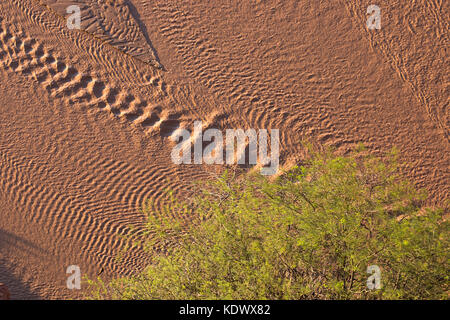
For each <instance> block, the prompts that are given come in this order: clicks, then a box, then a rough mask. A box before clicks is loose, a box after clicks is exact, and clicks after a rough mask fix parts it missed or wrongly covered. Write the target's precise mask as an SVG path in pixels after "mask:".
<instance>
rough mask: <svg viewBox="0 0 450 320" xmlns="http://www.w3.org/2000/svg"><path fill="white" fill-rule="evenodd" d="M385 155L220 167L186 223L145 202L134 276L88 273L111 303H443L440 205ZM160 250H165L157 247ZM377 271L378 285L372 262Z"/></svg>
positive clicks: (444, 248) (95, 292) (444, 245)
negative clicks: (144, 263) (101, 277)
mask: <svg viewBox="0 0 450 320" xmlns="http://www.w3.org/2000/svg"><path fill="white" fill-rule="evenodd" d="M424 200H425V196H424V194H423V193H421V192H418V191H416V189H415V188H414V187H413V186H412V184H410V183H408V182H407V181H405V180H404V179H402V177H401V176H400V175H399V173H398V168H397V155H396V152H392V153H391V154H389V155H386V157H384V159H383V160H380V159H377V158H375V157H372V156H370V155H366V154H365V152H364V150H359V151H358V152H355V153H354V154H352V155H350V156H345V157H343V156H334V155H333V153H331V152H315V153H312V154H311V157H310V158H309V160H307V161H305V163H303V165H301V166H296V167H294V168H292V169H290V170H289V171H288V172H286V173H285V174H283V175H281V176H280V177H278V178H276V179H267V178H265V177H261V176H258V175H256V174H253V175H249V174H247V175H245V178H244V179H238V178H236V177H235V176H233V175H232V174H230V173H225V174H224V175H223V176H221V177H220V178H219V179H217V181H214V182H212V183H211V184H210V185H208V186H207V187H205V188H204V190H203V191H202V192H200V194H199V195H198V196H197V197H196V198H195V200H194V201H193V202H191V203H189V204H176V205H175V206H176V208H177V210H176V211H177V212H184V213H185V214H186V213H189V215H190V219H184V218H180V217H182V216H185V214H184V215H183V214H180V215H177V216H173V215H167V214H157V213H154V212H151V211H150V210H149V208H151V206H149V207H147V208H146V209H145V210H146V212H147V213H148V216H149V220H148V224H147V230H146V232H144V233H141V236H140V237H141V239H142V243H141V244H143V245H144V246H145V247H146V248H147V249H148V250H149V251H151V254H152V259H153V260H152V263H151V264H150V265H149V266H148V267H147V268H146V269H145V271H144V272H142V273H141V274H139V275H136V276H133V277H127V278H121V279H117V280H114V281H112V282H110V283H103V282H101V281H94V282H92V281H91V284H92V288H91V289H92V291H91V297H93V298H112V299H431V298H433V299H448V284H449V279H448V275H449V264H448V259H449V254H448V244H449V243H448V240H449V237H448V236H449V226H448V222H447V221H445V219H443V217H442V215H443V212H444V211H443V210H442V209H427V208H424V205H423V204H424ZM161 247H164V248H166V250H164V251H161V250H159V249H156V248H161ZM370 265H377V266H379V268H380V269H381V284H382V288H381V289H379V290H369V289H368V287H367V283H366V281H367V278H368V277H369V276H370V274H368V273H367V268H368V266H370Z"/></svg>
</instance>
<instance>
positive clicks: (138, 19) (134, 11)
mask: <svg viewBox="0 0 450 320" xmlns="http://www.w3.org/2000/svg"><path fill="white" fill-rule="evenodd" d="M125 4H126V5H128V8H130V13H131V15H132V16H133V18H134V20H136V22H137V24H138V26H139V28H140V29H141V31H142V34H143V35H144V38H145V40H146V41H147V43H148V45H149V46H150V48H151V49H152V50H153V53H154V55H155V59H156V62H157V63H158V64H159V65H160V66H161V69H162V70H163V71H166V68H165V67H164V66H163V64H162V63H161V60H160V59H159V56H158V52H157V51H156V49H155V47H153V44H152V41H151V40H150V37H149V36H148V31H147V27H146V25H145V23H143V22H142V20H141V15H140V14H139V12H138V11H137V9H136V7H135V6H134V4H133V3H132V2H131V1H130V0H127V1H126V2H125Z"/></svg>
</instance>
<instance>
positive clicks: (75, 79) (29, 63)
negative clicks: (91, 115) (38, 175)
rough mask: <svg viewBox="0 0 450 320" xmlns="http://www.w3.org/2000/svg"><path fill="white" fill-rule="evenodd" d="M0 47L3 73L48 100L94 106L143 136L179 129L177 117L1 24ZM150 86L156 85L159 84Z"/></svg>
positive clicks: (162, 134)
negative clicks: (18, 77)
mask: <svg viewBox="0 0 450 320" xmlns="http://www.w3.org/2000/svg"><path fill="white" fill-rule="evenodd" d="M0 20H1V18H0ZM0 44H1V48H0V64H1V65H2V66H3V67H4V68H6V69H7V70H12V71H14V72H17V73H20V74H23V75H24V76H27V77H28V78H30V79H34V80H35V81H37V82H38V83H39V84H41V85H42V86H43V87H44V88H45V89H46V90H47V92H48V93H49V94H50V96H52V97H55V98H61V99H63V100H64V101H65V102H66V103H69V104H73V103H83V104H84V105H87V107H88V108H95V107H97V109H99V110H102V111H106V112H109V113H110V114H111V115H112V116H114V117H116V118H120V119H125V121H127V122H129V123H131V124H134V125H137V126H140V127H141V128H142V129H143V130H144V131H145V132H147V133H152V134H153V133H155V132H158V131H159V132H160V134H161V136H162V137H167V136H170V135H171V134H172V133H173V131H174V130H176V129H177V128H178V127H179V126H180V120H179V114H177V113H174V112H172V111H167V110H162V109H161V108H160V107H158V106H156V105H154V104H152V103H149V102H148V101H146V100H145V99H142V98H140V97H135V96H134V95H132V94H130V93H128V92H127V91H126V90H122V89H120V88H119V87H118V86H114V85H111V84H107V83H105V82H104V81H102V80H100V79H98V78H96V77H95V76H94V75H90V74H86V73H81V72H79V71H78V70H77V68H76V67H74V66H72V65H69V64H67V63H66V62H65V61H64V60H62V59H60V58H59V57H57V56H55V55H54V53H53V52H52V51H51V50H47V49H46V48H44V47H43V45H42V44H41V43H39V42H38V41H36V40H35V39H32V38H30V37H29V36H27V35H26V34H25V33H23V32H17V34H15V33H13V32H11V30H10V29H9V28H8V26H7V25H6V24H5V23H3V22H2V23H1V25H0ZM153 83H154V84H155V85H157V86H160V85H161V83H162V81H153Z"/></svg>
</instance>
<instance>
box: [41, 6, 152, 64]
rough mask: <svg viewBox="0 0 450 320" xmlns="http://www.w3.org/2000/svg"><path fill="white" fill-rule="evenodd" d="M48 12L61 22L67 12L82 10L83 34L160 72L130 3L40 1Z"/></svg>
mask: <svg viewBox="0 0 450 320" xmlns="http://www.w3.org/2000/svg"><path fill="white" fill-rule="evenodd" d="M38 2H39V3H40V4H42V5H45V6H46V7H47V9H48V10H51V11H53V12H55V13H56V14H57V15H58V16H59V17H60V18H61V19H63V20H66V18H65V17H67V16H68V14H67V12H66V9H67V7H69V6H71V5H78V6H79V7H80V9H81V30H83V31H85V32H87V33H89V34H90V35H92V36H94V37H95V38H97V39H100V40H101V41H103V42H104V43H108V44H110V45H111V46H113V47H115V48H117V49H119V50H120V51H122V52H124V53H126V54H128V55H130V56H132V57H134V58H137V59H139V60H141V61H143V62H145V63H147V64H150V65H153V66H155V67H157V68H161V65H160V64H159V62H158V59H157V57H156V52H155V50H154V49H153V48H152V46H151V44H150V40H149V39H148V37H147V36H146V34H145V33H144V31H143V30H142V29H141V27H140V23H139V20H138V17H137V15H138V13H137V11H136V10H135V8H134V6H133V4H132V3H131V2H130V1H127V0H119V1H112V0H62V1H61V0H41V1H38Z"/></svg>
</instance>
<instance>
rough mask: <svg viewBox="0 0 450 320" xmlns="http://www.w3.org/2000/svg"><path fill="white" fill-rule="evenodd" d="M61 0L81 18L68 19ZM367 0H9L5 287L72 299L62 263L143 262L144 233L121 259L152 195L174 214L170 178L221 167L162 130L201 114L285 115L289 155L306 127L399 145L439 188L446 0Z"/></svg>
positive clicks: (419, 180) (116, 268)
mask: <svg viewBox="0 0 450 320" xmlns="http://www.w3.org/2000/svg"><path fill="white" fill-rule="evenodd" d="M71 4H79V5H80V7H81V9H82V30H68V29H67V27H66V24H65V20H64V18H63V16H64V15H65V8H66V7H67V5H71ZM369 4H370V3H369V1H347V0H340V1H325V2H324V1H306V0H301V1H284V0H283V1H281V0H269V1H256V0H254V1H240V0H235V1H230V2H227V3H220V2H216V1H196V0H186V1H167V0H155V1H147V0H128V1H106V0H105V1H100V0H72V1H69V0H62V1H54V0H4V1H1V3H0V80H1V81H0V128H1V130H0V208H1V209H0V282H1V283H4V284H5V285H7V286H8V288H9V290H10V291H11V296H12V297H13V298H24V299H38V298H46V299H48V298H67V297H71V298H78V297H79V296H80V292H78V291H76V290H75V291H71V290H68V289H67V288H66V285H65V281H66V279H67V275H66V273H65V271H66V268H67V266H69V265H73V264H75V265H79V266H80V267H81V270H82V272H83V274H86V275H89V276H90V277H95V276H96V275H97V274H98V273H102V276H105V277H111V276H117V275H120V274H129V273H131V272H133V271H135V270H139V269H141V268H142V267H143V266H145V264H146V263H147V262H148V259H149V257H148V256H147V255H146V254H145V253H144V252H142V250H140V249H135V250H132V251H130V252H128V253H127V254H125V255H123V256H122V259H120V260H119V259H117V257H118V254H119V253H120V249H121V248H122V246H123V245H124V244H125V243H126V240H124V239H123V238H122V237H121V235H123V234H126V233H127V232H128V231H129V226H130V224H134V225H137V226H140V225H142V224H143V223H144V221H145V217H144V214H143V213H142V212H141V207H142V205H143V204H144V203H145V201H147V200H150V201H152V203H153V208H154V211H153V214H161V213H164V214H174V215H179V214H180V213H179V212H174V211H167V212H166V211H164V210H163V208H164V207H165V205H166V204H167V203H168V202H169V197H168V194H167V193H166V192H165V191H166V190H168V189H170V190H173V191H174V194H175V196H176V197H180V198H182V199H186V198H188V197H189V195H191V194H192V192H193V190H194V189H193V186H192V182H193V181H196V180H202V181H204V180H206V179H208V178H210V177H211V174H212V173H214V172H216V171H219V172H220V171H221V170H222V169H223V167H217V166H214V167H210V166H197V165H189V166H178V165H174V164H173V163H172V161H171V158H170V152H171V149H172V147H173V146H174V143H173V141H171V139H169V137H170V136H171V135H172V134H173V133H174V132H176V130H177V129H179V128H190V129H191V128H192V125H193V122H194V121H196V120H201V121H202V122H203V129H204V130H205V129H207V128H219V129H227V128H255V129H258V128H262V129H271V128H276V129H280V134H281V163H282V164H283V165H284V166H289V165H290V164H292V163H293V162H295V161H298V160H301V159H302V157H303V155H304V150H303V148H302V146H301V144H300V143H299V142H300V141H301V140H302V139H310V140H312V141H314V142H319V143H322V144H325V145H330V146H333V147H335V148H336V150H337V152H339V153H345V152H348V150H350V149H351V148H352V147H353V146H354V145H355V144H356V143H358V142H364V143H365V144H366V145H367V146H368V147H369V150H370V151H371V152H373V153H375V154H380V153H381V152H384V151H387V150H389V149H390V148H391V147H392V146H397V147H399V148H400V150H402V151H403V152H404V160H405V161H406V162H407V163H408V165H405V166H404V167H402V169H403V171H404V172H405V174H407V175H408V176H409V177H410V178H411V179H412V180H413V181H414V182H415V183H416V184H417V185H418V186H420V187H424V188H427V189H428V190H429V192H430V195H431V199H432V201H434V202H439V201H442V200H444V199H447V198H448V191H449V188H448V181H449V172H448V168H449V157H448V154H449V144H448V142H449V141H448V67H447V66H446V63H445V58H446V50H447V49H446V48H447V47H448V21H449V18H448V12H449V10H448V4H447V3H446V2H445V1H439V0H430V1H425V0H423V1H418V0H416V1H410V2H408V3H406V4H405V2H403V1H382V2H380V3H379V5H380V7H381V8H382V14H383V24H382V25H383V27H382V29H381V30H380V31H375V32H372V31H368V30H366V29H365V27H364V26H365V18H366V13H365V12H366V8H367V6H368V5H369ZM156 52H157V53H156ZM155 66H156V67H158V68H155ZM162 66H164V68H162ZM184 218H186V219H189V217H184Z"/></svg>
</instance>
